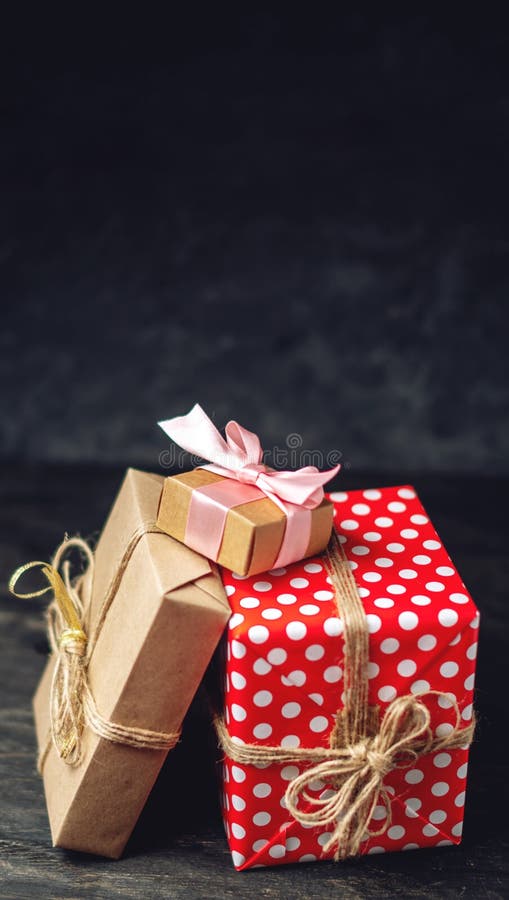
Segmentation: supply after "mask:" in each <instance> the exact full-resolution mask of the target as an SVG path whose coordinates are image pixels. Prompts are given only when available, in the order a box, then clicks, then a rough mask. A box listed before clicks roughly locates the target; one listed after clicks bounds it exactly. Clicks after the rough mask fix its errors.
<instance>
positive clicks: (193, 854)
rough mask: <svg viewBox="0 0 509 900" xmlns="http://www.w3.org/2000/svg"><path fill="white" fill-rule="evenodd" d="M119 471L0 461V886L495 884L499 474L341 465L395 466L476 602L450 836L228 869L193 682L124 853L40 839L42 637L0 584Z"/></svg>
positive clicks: (502, 688)
mask: <svg viewBox="0 0 509 900" xmlns="http://www.w3.org/2000/svg"><path fill="white" fill-rule="evenodd" d="M121 476H122V471H121V469H119V468H116V467H112V468H105V467H92V466H86V465H76V466H67V467H65V466H57V465H54V466H50V465H27V466H24V465H4V466H3V468H2V470H1V472H0V554H1V557H0V558H1V579H2V593H1V601H0V896H1V897H2V898H5V900H7V898H16V900H21V898H23V900H27V898H29V897H35V896H37V897H44V898H55V900H56V898H58V900H64V898H65V900H71V898H78V897H79V898H81V897H86V898H104V900H106V898H115V897H118V898H126V897H145V898H161V900H162V898H165V900H166V898H173V897H175V898H180V897H182V898H191V897H193V898H194V897H196V898H200V897H207V898H218V900H219V898H222V897H234V896H237V897H246V898H248V897H257V898H260V897H267V898H272V897H274V898H280V897H282V898H285V897H288V898H294V897H295V898H308V897H309V898H317V900H318V898H323V897H324V896H327V895H329V894H332V893H334V894H335V895H336V896H340V897H344V898H352V900H353V898H359V900H364V898H368V900H370V898H373V900H375V898H377V900H379V898H384V897H394V896H397V897H403V898H425V897H426V898H436V900H447V898H451V900H456V898H458V897H465V898H473V900H477V898H487V900H502V898H507V897H508V896H509V871H508V870H509V860H508V854H507V851H508V838H509V829H508V816H509V814H508V810H507V803H508V796H507V784H508V781H509V763H508V753H507V741H508V739H509V734H508V726H507V721H508V717H507V696H506V691H507V686H508V657H509V652H508V648H507V642H508V638H509V630H508V615H507V609H508V596H509V562H508V559H509V557H508V553H507V538H508V533H507V526H506V522H507V509H508V507H509V480H507V479H502V478H498V479H497V478H489V477H485V478H483V477H475V478H474V477H466V476H465V477H446V476H442V477H438V476H433V477H432V476H429V475H428V476H425V475H422V476H421V475H416V476H415V477H414V478H413V479H408V477H407V476H405V478H401V475H400V473H397V472H395V473H393V474H392V475H391V476H388V475H387V474H384V475H383V477H382V476H380V475H377V473H356V474H355V475H354V474H352V473H350V474H348V473H347V474H345V475H343V476H342V477H341V486H342V487H346V488H348V487H352V488H353V487H376V486H380V485H382V484H390V483H393V484H394V483H401V481H405V482H406V481H407V480H411V481H412V482H413V483H414V485H415V486H416V487H417V489H418V491H419V493H420V495H421V498H422V500H423V502H424V504H425V506H426V507H427V509H428V511H429V513H430V514H431V516H432V518H433V521H434V523H435V524H436V526H437V528H438V531H439V533H440V534H441V537H442V538H443V540H444V542H445V544H446V546H447V547H448V549H449V551H450V553H451V555H452V556H453V558H454V560H455V562H456V564H457V565H458V567H459V570H460V572H461V574H462V576H463V578H464V580H465V581H466V584H467V585H468V587H469V588H470V590H471V592H472V594H473V596H474V598H475V600H476V602H477V604H478V606H479V609H480V612H481V640H480V656H479V669H478V682H477V684H478V687H477V711H478V717H479V726H478V733H477V740H476V743H475V745H474V747H473V750H472V755H471V764H470V770H469V782H468V793H467V805H466V822H465V830H464V840H463V843H462V845H461V846H460V847H459V848H455V847H451V848H440V849H438V850H436V851H435V850H423V851H413V852H406V853H399V854H387V855H378V856H370V857H366V858H364V859H361V860H359V861H354V862H347V863H341V864H337V865H334V864H331V863H315V864H310V865H301V866H289V867H279V868H275V869H263V870H262V869H259V870H254V871H251V872H247V873H244V874H238V873H236V872H235V871H234V869H233V867H232V864H231V860H230V856H229V852H228V849H227V845H226V840H225V837H224V834H223V830H222V825H221V822H220V818H219V812H218V805H217V792H216V784H215V758H216V752H217V751H216V749H215V742H214V739H213V737H212V735H211V733H210V729H209V727H208V723H207V718H206V715H205V713H204V705H203V703H202V701H201V698H200V696H198V697H197V699H196V702H195V703H194V705H193V707H192V709H191V712H190V714H189V716H188V719H187V721H186V725H185V728H184V735H183V740H182V742H181V744H180V745H179V746H178V748H177V749H176V750H175V751H174V752H173V753H171V755H170V757H169V758H168V761H167V764H166V765H165V767H164V769H163V771H162V773H161V776H160V779H159V782H158V784H157V785H156V787H155V789H154V791H153V793H152V796H151V797H150V799H149V802H148V804H147V806H146V808H145V811H144V813H143V815H142V817H141V819H140V821H139V823H138V826H137V828H136V831H135V833H134V834H133V837H132V839H131V841H130V843H129V845H128V848H127V852H126V854H125V856H124V858H123V859H121V860H120V861H118V862H112V861H108V860H104V859H101V858H98V857H87V856H85V855H81V854H76V853H71V852H66V851H64V850H59V849H52V848H51V842H50V835H49V828H48V823H47V818H46V811H45V805H44V798H43V789H42V783H41V781H40V779H39V776H38V775H37V773H36V768H35V741H34V731H33V723H32V713H31V705H30V703H31V696H32V693H33V691H34V688H35V686H36V683H37V679H38V677H39V674H40V672H41V670H42V668H43V665H44V660H45V654H46V650H47V648H46V641H45V635H44V629H43V624H42V608H41V606H42V604H40V603H39V602H38V601H25V602H24V601H20V600H15V599H13V598H11V597H9V596H8V595H7V589H6V583H7V580H8V576H9V574H10V572H11V571H12V570H13V569H14V568H15V567H16V566H18V565H19V564H21V563H22V562H25V561H27V560H29V559H44V558H47V557H48V555H50V554H51V551H52V549H53V548H54V547H55V546H56V544H57V543H58V542H59V541H60V540H61V539H62V536H63V533H64V531H68V532H69V533H75V532H80V533H81V534H82V535H84V536H87V535H90V534H92V533H94V532H95V531H97V530H98V529H99V528H100V527H101V524H102V522H103V521H104V518H105V516H106V514H107V511H108V508H109V506H110V504H111V501H112V498H113V495H114V492H115V491H116V489H117V487H118V485H119V483H120V479H121Z"/></svg>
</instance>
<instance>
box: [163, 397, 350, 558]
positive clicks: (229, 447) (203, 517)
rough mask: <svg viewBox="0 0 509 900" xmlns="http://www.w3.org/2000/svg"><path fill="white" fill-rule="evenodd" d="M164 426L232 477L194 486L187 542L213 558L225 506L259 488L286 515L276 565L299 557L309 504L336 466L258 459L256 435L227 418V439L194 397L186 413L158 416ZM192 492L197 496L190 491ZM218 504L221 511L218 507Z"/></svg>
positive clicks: (303, 549) (316, 501)
mask: <svg viewBox="0 0 509 900" xmlns="http://www.w3.org/2000/svg"><path fill="white" fill-rule="evenodd" d="M159 425H160V427H161V428H162V429H163V431H164V432H165V433H166V434H167V435H168V436H169V437H170V438H171V439H172V440H173V441H175V443H176V444H178V445H179V446H180V447H183V449H184V450H187V451H188V453H191V454H192V455H193V456H199V457H200V458H201V459H208V460H209V461H210V463H209V465H205V466H201V467H200V468H203V469H208V470H209V471H211V472H214V473H215V474H216V475H222V476H223V477H225V478H228V479H231V480H234V481H236V482H237V484H236V485H235V486H233V485H225V484H224V483H223V482H219V483H217V484H212V485H208V486H206V487H203V488H199V489H198V490H195V491H193V499H192V500H191V506H190V509H189V515H188V522H187V528H186V543H187V544H188V545H189V546H190V547H193V549H195V550H198V551H199V552H201V553H203V554H204V555H206V556H208V557H209V558H212V559H215V558H217V554H218V551H219V547H220V544H221V540H222V536H223V531H224V525H225V522H226V515H227V512H228V509H231V508H233V507H235V506H239V505H241V504H243V503H249V502H251V501H253V500H259V499H260V496H261V495H260V492H261V493H262V494H264V495H265V496H266V497H268V498H269V499H270V500H272V501H273V502H274V503H276V504H277V506H279V508H280V509H281V510H282V511H283V512H284V513H285V515H286V517H287V522H286V529H285V534H284V538H283V543H282V546H281V548H280V552H279V555H278V558H277V560H276V563H275V567H280V566H283V565H287V564H288V563H289V562H294V561H295V560H297V559H301V558H302V557H303V556H304V555H305V552H306V549H307V546H308V543H309V537H310V534H311V513H310V511H311V510H312V509H315V507H317V506H319V505H320V503H321V502H322V500H323V496H324V492H323V485H324V484H325V483H326V482H327V481H330V479H331V478H333V477H334V476H335V475H336V474H337V472H338V471H339V469H340V466H339V465H337V466H334V468H333V469H329V470H328V471H327V472H320V471H319V470H318V469H317V468H316V466H304V467H303V468H301V469H298V470H297V471H295V472H276V471H273V470H271V469H268V468H267V466H265V465H264V464H263V463H262V457H263V451H262V448H261V445H260V440H259V438H258V435H256V434H254V433H253V432H252V431H248V430H247V428H243V427H242V425H239V423H238V422H234V421H231V422H228V424H227V425H226V428H225V436H226V439H225V438H223V437H222V436H221V434H220V433H219V431H218V430H217V428H216V427H215V425H214V424H213V423H212V422H211V420H210V419H209V417H208V416H207V415H206V413H205V412H204V411H203V409H202V408H201V406H199V404H198V403H196V404H195V406H193V408H192V410H191V412H189V413H188V414H187V415H186V416H176V417H175V418H173V419H167V420H166V421H165V422H159ZM195 495H196V496H195ZM220 510H222V512H220Z"/></svg>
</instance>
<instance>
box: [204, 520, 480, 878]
mask: <svg viewBox="0 0 509 900" xmlns="http://www.w3.org/2000/svg"><path fill="white" fill-rule="evenodd" d="M325 563H326V566H327V569H328V571H329V574H330V576H331V581H332V584H333V586H334V588H335V596H336V604H337V606H338V614H339V615H340V616H341V617H342V619H343V623H344V641H345V645H344V693H345V701H344V709H342V710H340V711H339V712H338V713H337V716H336V724H335V727H334V728H333V730H332V732H331V735H330V738H329V747H315V748H306V747H297V748H294V749H285V748H283V747H280V746H266V745H260V744H243V743H241V742H239V741H237V740H236V739H233V738H232V737H231V736H230V734H229V732H228V730H227V728H226V725H225V723H224V719H223V718H222V717H220V716H216V718H215V727H216V731H217V734H218V737H219V742H220V744H221V747H222V748H223V750H224V751H225V753H226V754H227V755H228V756H229V757H230V758H231V759H232V760H234V761H235V762H238V763H241V764H244V765H263V764H271V763H278V764H284V763H289V762H294V763H299V762H300V763H303V764H308V766H309V767H308V768H307V769H306V770H305V771H304V772H302V773H301V774H299V775H297V776H296V777H295V778H294V779H293V780H292V781H290V782H289V784H288V787H287V789H286V793H285V805H286V808H287V810H288V812H289V813H290V815H291V816H293V818H294V819H296V820H297V822H299V823H300V824H301V825H303V826H305V827H309V826H315V827H317V828H323V829H329V830H330V837H329V839H328V841H327V843H326V844H325V845H324V847H323V852H324V853H328V852H329V851H331V850H332V849H333V848H335V853H334V858H335V859H336V860H338V859H345V858H346V857H349V856H356V855H357V854H358V853H359V851H360V846H361V844H362V843H363V841H365V840H367V839H368V838H369V837H373V836H375V835H380V834H383V833H384V832H385V831H386V830H387V828H388V827H389V825H390V823H391V794H390V791H389V789H388V788H387V787H386V786H385V784H384V778H385V776H386V775H387V774H388V773H389V772H390V771H392V770H393V769H395V768H404V767H407V766H410V765H412V764H413V763H414V762H415V761H416V760H417V759H418V757H420V756H422V755H424V754H426V753H433V752H435V751H437V750H442V749H446V748H447V749H455V748H457V747H463V746H467V745H469V744H470V743H471V741H472V739H473V734H474V728H475V723H474V721H472V723H471V724H470V725H468V726H466V727H462V726H461V715H460V710H459V707H458V704H457V702H456V701H455V700H453V699H452V698H451V697H450V696H449V695H448V694H445V693H443V692H441V691H426V692H425V693H423V694H420V695H413V694H408V695H406V696H404V697H397V698H396V699H395V700H393V701H392V703H390V704H389V706H388V707H387V709H386V711H385V713H384V715H383V718H382V719H381V721H380V716H379V712H378V709H377V708H376V707H369V705H368V662H369V633H368V628H367V622H366V616H365V613H364V609H363V606H362V603H361V601H360V598H359V594H358V591H357V587H356V584H355V581H354V579H353V576H352V573H351V569H350V566H349V564H348V560H347V559H346V556H345V554H344V551H343V548H342V546H341V544H340V542H339V540H338V537H337V535H336V534H333V537H332V539H331V542H330V544H329V547H328V549H327V552H326V555H325ZM425 696H427V697H433V696H434V697H436V698H444V700H445V699H446V700H447V703H448V704H449V705H450V706H451V708H452V709H453V711H454V716H455V723H454V725H453V726H452V728H451V730H450V731H449V732H448V733H447V734H444V735H441V736H440V737H436V736H434V735H433V732H432V729H431V715H430V711H429V709H428V707H427V706H426V704H425V703H424V702H423V697H425ZM316 781H319V782H323V783H324V784H325V785H327V787H328V789H327V790H325V791H323V792H322V794H321V795H320V796H319V797H316V796H313V795H312V794H311V793H310V791H312V790H313V787H314V782H316ZM302 801H304V803H305V804H306V805H307V809H302V808H301V806H300V804H301V802H302ZM379 804H380V805H382V806H383V807H384V808H385V812H386V816H385V818H384V820H383V822H382V824H381V825H380V827H379V828H377V829H371V828H370V822H371V819H372V817H373V813H374V811H375V807H376V806H377V805H379ZM309 807H311V809H309Z"/></svg>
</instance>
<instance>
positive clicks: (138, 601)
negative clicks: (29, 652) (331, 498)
mask: <svg viewBox="0 0 509 900" xmlns="http://www.w3.org/2000/svg"><path fill="white" fill-rule="evenodd" d="M162 480H163V479H162V478H161V477H160V476H157V475H150V474H146V473H143V472H139V471H135V470H133V469H130V470H128V472H127V474H126V477H125V480H124V482H123V484H122V487H121V489H120V492H119V494H118V497H117V499H116V502H115V504H114V506H113V509H112V511H111V513H110V516H109V518H108V521H107V522H106V525H105V527H104V530H103V532H102V535H101V537H100V539H99V542H98V544H97V548H96V550H95V552H94V554H92V553H91V551H90V548H89V547H88V545H87V544H86V543H85V542H84V541H82V540H81V539H79V538H76V539H70V540H67V541H65V542H64V543H63V544H62V545H61V547H60V548H59V550H58V551H57V554H56V556H55V558H54V560H53V564H52V566H49V565H48V566H43V572H44V574H45V575H46V577H47V579H48V581H49V582H50V585H51V588H52V590H53V593H54V600H53V601H52V603H51V605H50V607H49V636H50V640H51V644H52V649H53V653H52V655H51V657H50V659H49V661H48V664H47V667H46V670H45V672H44V674H43V676H42V679H41V682H40V684H39V687H38V689H37V692H36V694H35V698H34V711H35V721H36V729H37V739H38V744H39V750H40V756H39V768H40V770H41V773H42V776H43V780H44V789H45V794H46V801H47V807H48V813H49V820H50V825H51V834H52V837H53V843H54V845H56V846H59V847H66V848H70V849H74V850H82V851H86V852H89V853H98V854H101V855H104V856H109V857H114V858H116V857H118V856H119V855H120V854H121V853H122V850H123V848H124V846H125V844H126V841H127V839H128V838H129V836H130V834H131V831H132V829H133V827H134V825H135V823H136V820H137V819H138V816H139V814H140V812H141V809H142V807H143V805H144V803H145V801H146V799H147V796H148V794H149V792H150V790H151V788H152V786H153V785H154V782H155V780H156V778H157V775H158V773H159V770H160V768H161V766H162V764H163V762H164V759H165V757H166V756H167V754H168V751H169V750H170V749H171V748H172V747H173V746H174V745H175V743H176V742H177V740H178V738H179V732H180V728H181V724H182V720H183V717H184V715H185V713H186V711H187V708H188V706H189V704H190V703H191V699H192V697H193V695H194V693H195V691H196V689H197V687H198V685H199V683H200V681H201V678H202V676H203V673H204V671H205V668H206V666H207V664H208V662H209V660H210V657H211V655H212V653H213V651H214V649H215V647H216V644H217V642H218V640H219V638H220V636H221V633H222V631H223V629H224V626H225V623H226V621H227V619H228V617H229V615H230V610H229V608H228V604H227V601H226V597H225V594H224V590H223V587H222V584H221V580H220V578H219V575H218V573H217V570H216V569H215V567H214V565H213V564H211V563H210V562H209V561H208V560H207V559H205V558H204V557H202V556H200V555H198V554H197V553H195V552H194V551H192V550H190V549H189V548H187V547H185V546H184V545H183V544H180V543H179V542H178V541H174V540H172V538H170V537H168V536H167V535H165V534H162V533H161V532H159V530H158V529H157V528H156V526H155V517H156V513H157V506H158V502H159V497H160V493H161V488H162ZM73 549H74V550H75V552H76V551H79V552H80V553H81V555H82V557H83V559H84V564H85V572H84V574H82V575H81V576H80V577H79V578H78V580H77V581H73V579H72V578H71V576H70V571H69V564H68V562H66V557H67V556H68V554H69V552H70V551H72V550H73ZM29 565H30V564H29ZM32 565H33V564H32ZM35 565H38V564H35ZM26 568H27V567H22V569H23V570H24V569H26ZM60 572H61V575H60ZM17 575H19V573H17ZM13 588H14V584H13ZM39 593H41V592H39ZM18 595H19V596H20V594H19V593H18ZM25 596H26V595H25ZM32 596H33V594H32ZM169 814H171V804H170V807H169Z"/></svg>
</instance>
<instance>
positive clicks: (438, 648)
mask: <svg viewBox="0 0 509 900" xmlns="http://www.w3.org/2000/svg"><path fill="white" fill-rule="evenodd" d="M331 499H333V500H334V503H335V523H336V528H337V530H338V532H339V534H340V536H341V539H342V544H343V549H344V551H345V553H346V556H347V559H348V560H349V562H350V563H351V564H353V565H352V574H353V576H354V578H355V581H356V583H357V585H358V588H359V595H360V596H361V598H362V603H363V605H364V608H365V611H366V615H367V620H368V630H369V644H370V664H369V669H368V675H369V691H370V695H369V697H370V703H371V704H373V705H378V706H379V707H380V708H381V709H382V710H383V708H384V707H385V706H387V704H389V703H390V702H391V700H393V699H394V697H396V696H400V695H403V694H406V693H410V692H411V693H414V694H419V693H421V692H423V691H426V690H429V689H432V690H438V691H443V692H445V693H447V694H448V696H449V697H455V698H456V699H457V701H458V703H459V705H460V709H461V712H462V721H463V722H464V723H465V724H467V723H468V722H469V721H471V716H472V702H473V698H472V692H473V688H474V674H475V659H476V651H477V630H478V625H479V617H478V615H477V611H476V609H475V606H474V604H473V601H472V599H471V598H470V596H469V594H468V591H467V590H466V588H465V585H464V584H463V582H462V581H461V579H460V577H459V575H458V573H457V572H456V570H455V568H454V565H453V563H452V562H451V560H450V558H449V556H448V554H447V552H446V550H445V548H444V547H443V544H442V543H441V541H440V539H439V538H438V535H437V534H436V532H435V529H434V528H433V525H432V524H431V522H430V521H429V519H428V517H427V515H426V514H425V512H424V510H423V508H422V506H421V503H420V501H419V499H418V498H417V496H416V494H415V491H414V490H413V488H411V487H410V486H403V487H396V488H381V489H370V490H365V491H352V492H349V493H345V492H340V493H337V494H334V495H331ZM222 576H223V581H224V585H225V589H226V593H227V595H228V598H229V603H230V606H231V609H232V617H231V619H230V623H229V626H230V627H229V629H228V632H227V636H226V639H227V654H226V655H227V662H226V692H225V717H226V721H227V723H228V728H229V730H230V734H231V735H232V737H233V738H234V739H237V740H239V741H245V742H253V741H254V742H257V743H260V744H269V745H270V744H280V745H282V746H284V747H286V748H293V747H316V746H324V747H325V746H327V745H328V739H329V734H330V732H331V729H332V728H333V725H334V715H335V713H336V712H337V710H338V708H341V706H342V704H343V700H344V696H343V691H344V683H343V678H344V659H343V647H344V644H343V621H342V619H341V616H340V614H339V613H338V610H337V607H336V603H335V598H334V593H333V591H332V590H331V584H330V579H329V578H328V576H327V572H326V569H325V568H324V566H323V561H322V560H321V559H320V558H319V557H316V558H312V559H308V560H304V561H303V562H301V563H296V564H294V565H291V566H287V567H286V569H278V570H275V571H274V572H267V573H264V574H263V575H258V576H256V577H255V578H243V579H240V578H238V577H235V576H234V575H233V574H232V573H231V572H228V571H227V570H223V572H222ZM426 702H427V704H428V706H429V708H430V711H431V713H432V721H433V728H434V731H435V733H437V734H439V735H440V734H446V733H447V732H448V731H449V730H450V728H451V723H452V721H453V713H452V706H451V703H450V700H449V699H448V698H445V699H442V700H441V702H440V703H439V702H438V701H437V699H436V698H432V699H429V698H428V700H427V701H426ZM467 760H468V751H467V750H466V749H458V750H451V751H447V752H446V751H441V752H438V753H435V754H430V755H428V756H425V757H421V758H420V759H418V760H417V761H416V762H415V763H414V764H413V766H412V767H409V768H407V769H396V770H394V771H392V772H391V773H389V775H388V776H387V777H386V779H385V784H386V787H387V788H388V790H389V791H391V793H393V795H394V799H393V801H392V810H391V812H392V816H391V824H390V828H389V829H388V830H387V831H386V832H385V833H384V834H381V835H378V836H377V837H376V838H371V839H368V840H366V842H365V843H364V844H363V845H362V848H361V851H362V852H363V853H382V852H385V851H386V850H403V849H413V848H416V847H428V846H439V845H440V846H446V845H448V844H450V843H458V842H459V841H460V839H461V830H462V818H463V809H464V802H465V779H466V774H467ZM303 770H304V765H303V764H300V765H299V766H297V765H293V764H289V765H285V766H281V765H272V766H266V765H263V766H262V765H260V766H241V765H239V764H236V763H233V762H232V761H230V760H228V759H226V761H225V763H224V794H223V816H224V820H225V826H226V831H227V836H228V840H229V843H230V847H231V850H232V857H233V862H234V865H235V866H236V868H238V869H243V868H250V867H253V866H265V865H279V864H282V863H295V862H308V861H313V860H316V859H321V858H324V856H327V857H330V856H331V855H332V853H331V852H329V853H327V854H324V850H323V847H324V845H325V844H326V843H327V838H328V835H327V834H326V833H324V832H323V831H322V832H320V830H319V829H314V828H303V827H302V826H300V825H299V824H298V823H297V822H295V821H294V820H290V817H289V815H288V812H287V811H286V809H285V805H284V793H285V790H286V787H287V785H288V782H289V781H290V780H291V779H292V778H294V777H295V776H296V775H297V774H299V772H301V771H303ZM328 790H330V788H329V787H328V786H327V785H324V784H323V783H322V782H318V781H317V782H314V783H313V785H312V788H311V795H313V794H314V795H316V796H317V797H318V796H320V795H322V796H324V795H325V796H328V794H327V791H328ZM383 812H384V810H383V808H382V807H377V808H376V809H375V813H374V819H375V823H374V824H376V820H377V819H380V821H382V817H383Z"/></svg>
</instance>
